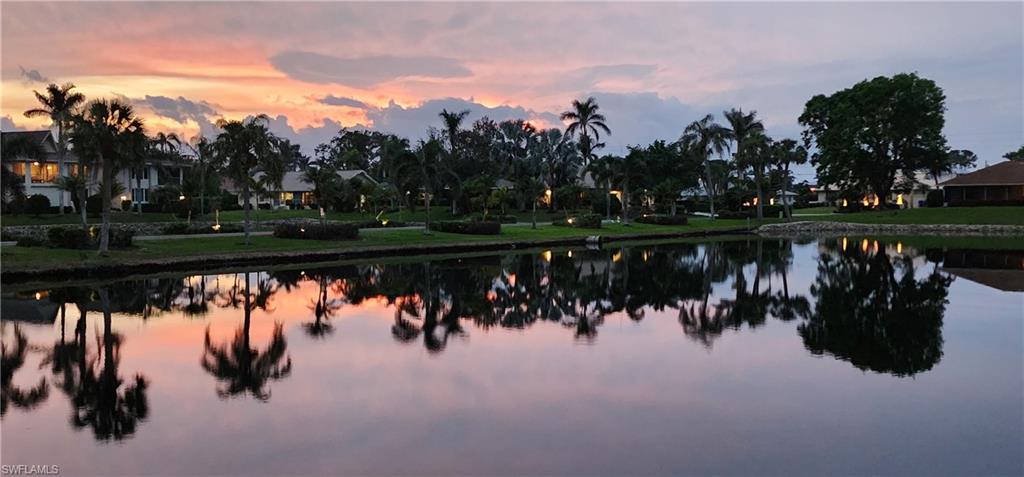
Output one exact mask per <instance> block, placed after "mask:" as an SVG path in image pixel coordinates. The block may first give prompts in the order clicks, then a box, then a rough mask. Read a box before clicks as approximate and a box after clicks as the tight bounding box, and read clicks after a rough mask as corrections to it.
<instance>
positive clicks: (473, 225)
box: [430, 220, 501, 235]
mask: <svg viewBox="0 0 1024 477" xmlns="http://www.w3.org/2000/svg"><path fill="white" fill-rule="evenodd" d="M430 230H435V231H437V232H448V233H453V234H468V235H498V234H500V233H501V223H499V222H490V221H488V222H482V221H480V222H459V221H455V220H448V221H442V222H433V223H431V224H430Z"/></svg>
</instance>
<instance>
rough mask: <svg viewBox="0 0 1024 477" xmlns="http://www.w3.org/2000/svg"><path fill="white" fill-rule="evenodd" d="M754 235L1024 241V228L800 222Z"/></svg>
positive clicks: (769, 227) (764, 227)
mask: <svg viewBox="0 0 1024 477" xmlns="http://www.w3.org/2000/svg"><path fill="white" fill-rule="evenodd" d="M754 233H756V234H757V235H760V236H763V237H794V236H828V235H860V234H872V235H939V236H968V237H1007V236H1020V237H1021V238H1022V239H1024V225H984V224H978V225H974V224H861V223H854V222H831V221H800V222H783V223H775V224H765V225H761V226H760V227H757V228H756V229H755V230H754ZM1022 247H1024V246H1022Z"/></svg>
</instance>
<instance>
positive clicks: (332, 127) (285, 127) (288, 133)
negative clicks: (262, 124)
mask: <svg viewBox="0 0 1024 477" xmlns="http://www.w3.org/2000/svg"><path fill="white" fill-rule="evenodd" d="M322 121H323V122H322V124H321V125H319V126H306V127H300V128H295V127H293V126H292V125H291V124H289V122H288V117H287V116H285V115H283V114H279V115H277V116H272V117H271V118H270V122H269V124H268V125H267V127H268V128H269V129H270V132H272V133H274V134H275V135H277V136H280V137H283V138H287V139H290V140H291V141H292V142H293V143H295V144H298V145H299V146H301V148H302V153H303V154H306V155H307V156H311V157H312V156H313V151H314V150H315V149H316V147H317V146H318V145H320V144H323V143H326V142H329V141H330V140H331V138H332V137H334V135H335V134H337V133H338V131H340V130H341V128H343V127H344V126H342V124H341V123H339V122H337V121H334V120H333V119H331V118H324V119H323V120H322ZM349 129H363V127H362V126H355V127H350V128H349Z"/></svg>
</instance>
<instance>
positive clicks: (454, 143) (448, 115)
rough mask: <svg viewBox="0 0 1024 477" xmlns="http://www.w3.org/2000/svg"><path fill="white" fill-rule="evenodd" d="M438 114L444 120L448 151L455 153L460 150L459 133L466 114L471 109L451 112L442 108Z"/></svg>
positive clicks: (467, 114)
mask: <svg viewBox="0 0 1024 477" xmlns="http://www.w3.org/2000/svg"><path fill="white" fill-rule="evenodd" d="M438 116H440V117H441V120H443V121H444V131H445V135H446V136H447V138H448V153H449V154H451V155H455V154H457V153H458V150H459V142H460V141H459V134H460V132H461V128H462V121H463V120H465V119H466V116H469V110H468V109H465V110H462V111H458V112H451V111H448V110H447V109H442V110H441V113H440V114H438Z"/></svg>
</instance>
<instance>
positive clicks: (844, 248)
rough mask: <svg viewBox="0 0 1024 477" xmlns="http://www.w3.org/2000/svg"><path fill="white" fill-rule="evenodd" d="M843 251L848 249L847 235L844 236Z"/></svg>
mask: <svg viewBox="0 0 1024 477" xmlns="http://www.w3.org/2000/svg"><path fill="white" fill-rule="evenodd" d="M843 251H844V252H845V251H846V237H843Z"/></svg>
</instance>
